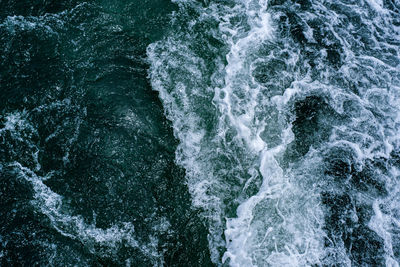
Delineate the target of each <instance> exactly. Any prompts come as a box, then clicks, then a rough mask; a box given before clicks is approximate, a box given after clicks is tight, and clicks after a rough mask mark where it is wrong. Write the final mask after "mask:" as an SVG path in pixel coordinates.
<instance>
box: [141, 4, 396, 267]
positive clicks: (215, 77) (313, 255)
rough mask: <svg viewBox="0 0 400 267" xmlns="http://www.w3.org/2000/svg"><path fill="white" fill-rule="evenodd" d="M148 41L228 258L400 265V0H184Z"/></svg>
mask: <svg viewBox="0 0 400 267" xmlns="http://www.w3.org/2000/svg"><path fill="white" fill-rule="evenodd" d="M176 3H177V4H178V6H179V9H178V10H177V11H176V12H174V13H173V14H172V15H171V22H170V26H169V31H168V32H167V35H166V37H165V38H163V39H162V40H161V41H158V42H155V43H153V44H151V45H150V46H149V47H148V48H147V55H148V58H149V61H150V71H149V77H150V80H151V84H152V87H153V89H154V90H156V91H158V92H159V97H160V99H161V101H162V103H163V106H164V109H165V114H166V116H167V118H168V119H169V120H170V121H171V122H172V125H173V129H174V135H175V137H176V138H177V139H178V140H179V145H178V147H177V150H176V162H177V163H178V164H179V165H181V166H182V167H183V168H184V169H185V171H186V183H187V185H188V188H189V192H190V194H191V197H192V205H193V206H194V207H195V208H199V209H200V210H201V216H202V217H204V218H206V221H207V226H208V231H209V234H208V244H209V245H208V246H209V249H210V252H211V258H212V261H213V263H214V264H216V265H218V266H222V265H223V264H227V265H229V266H333V265H335V266H353V265H354V266H366V265H368V266H383V265H386V266H399V260H400V209H399V207H400V177H399V174H400V169H399V167H400V165H399V152H400V150H399V149H400V147H399V145H400V143H399V141H400V135H399V130H400V128H399V127H400V124H399V122H400V121H399V119H400V116H399V115H400V112H399V111H400V98H399V93H400V90H399V89H400V86H399V85H400V65H399V63H400V54H399V52H400V46H399V45H400V13H399V12H400V2H398V1H375V0H368V1H363V0H361V1H350V0H340V1H307V0H304V1H280V0H269V1H267V0H264V1H263V0H249V1H246V0H242V1H204V2H199V1H176Z"/></svg>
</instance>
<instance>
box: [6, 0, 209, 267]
mask: <svg viewBox="0 0 400 267" xmlns="http://www.w3.org/2000/svg"><path fill="white" fill-rule="evenodd" d="M23 4H24V7H28V6H29V4H27V3H23ZM13 7H15V9H10V11H9V13H7V14H8V15H13V14H14V13H15V14H21V15H26V16H27V15H29V16H27V17H22V16H20V17H8V18H6V19H5V22H4V23H3V24H2V25H1V27H0V38H1V42H2V43H4V44H5V45H4V46H2V48H0V49H1V54H0V55H1V57H2V59H4V60H2V63H1V64H2V65H1V73H0V75H1V76H0V78H1V81H2V82H1V87H0V89H1V93H2V95H4V96H5V97H4V98H1V102H0V110H2V116H1V118H0V119H1V131H2V132H0V150H1V152H4V154H3V153H2V155H5V156H4V157H2V158H1V161H2V162H1V164H2V165H1V166H2V168H1V169H0V171H2V172H6V168H8V167H7V166H14V165H15V164H16V163H15V162H18V164H21V165H22V166H23V167H27V168H29V169H30V170H31V171H32V172H33V173H32V174H30V176H29V177H28V178H25V176H24V175H25V174H24V172H26V171H22V169H21V168H19V167H18V168H15V167H14V168H12V169H11V171H8V170H7V175H4V176H2V184H4V186H3V187H2V188H1V190H2V191H1V194H0V195H1V196H2V198H4V199H2V203H5V206H4V207H2V211H1V215H2V216H1V217H4V216H3V215H10V214H13V213H14V212H16V214H19V215H18V216H16V217H15V216H14V217H15V218H16V219H14V220H10V221H8V222H7V224H2V225H4V227H2V228H1V229H0V234H1V241H2V242H3V243H4V244H6V245H4V246H3V247H2V252H1V253H2V255H3V256H2V260H3V261H4V262H5V263H8V264H23V265H24V264H25V265H35V264H39V265H42V264H44V263H45V262H46V261H48V260H49V259H52V258H54V257H56V258H55V259H54V262H53V263H51V264H55V265H63V264H67V265H69V264H76V265H93V266H104V265H107V266H112V265H117V266H120V265H126V264H128V265H129V264H131V265H134V266H153V265H157V264H162V262H163V261H164V262H165V264H167V265H168V266H185V265H191V266H210V265H211V263H210V256H209V252H208V241H207V237H206V234H207V229H206V228H205V226H204V224H203V222H202V221H201V220H200V219H199V218H198V216H197V213H196V212H195V211H193V210H192V208H191V205H190V203H191V200H190V196H189V194H188V192H187V187H186V185H185V181H184V171H183V170H182V169H181V168H179V167H177V166H176V165H175V163H174V154H175V148H176V145H177V143H176V141H175V139H174V138H173V135H172V131H171V128H170V124H169V123H168V122H167V121H166V120H165V118H164V116H163V108H162V106H161V104H160V102H159V100H158V97H157V94H156V93H154V92H153V91H152V89H151V87H150V85H149V83H148V81H147V67H148V66H147V64H146V59H145V49H146V47H147V45H148V44H149V43H150V42H153V41H154V40H156V39H158V38H160V37H161V36H162V34H163V28H164V27H165V24H166V22H167V21H168V20H169V18H168V14H169V12H171V11H172V10H173V9H174V8H175V6H174V5H173V4H171V3H167V2H162V1H142V2H141V3H140V4H139V6H138V4H137V3H133V2H132V1H118V2H112V3H98V4H95V3H93V4H82V5H78V6H73V5H72V4H71V6H69V8H66V11H65V12H63V13H61V14H56V15H52V14H46V15H43V13H57V12H59V11H60V10H59V8H58V7H55V6H53V5H52V4H51V3H49V5H48V6H47V7H46V8H47V9H46V8H44V7H43V8H42V9H40V10H38V9H37V8H36V6H35V4H34V5H31V9H30V10H23V9H18V8H19V5H17V4H14V5H13ZM21 7H22V4H21ZM51 8H54V9H53V10H52V11H53V12H49V9H51ZM60 9H61V6H60ZM2 11H4V10H3V9H2ZM41 15H43V16H41ZM30 16H32V17H30ZM33 16H38V17H33ZM40 16H41V17H40ZM143 21H145V23H143ZM22 110H25V111H23V112H22ZM7 123H8V124H7ZM10 125H11V126H10ZM7 127H8V128H7ZM13 164H14V165H13ZM3 166H4V167H3ZM15 166H16V165H15ZM10 168H11V167H10ZM45 176H46V177H47V176H48V177H47V180H45V181H44V182H43V185H40V183H41V182H40V179H42V178H40V177H45ZM12 181H15V182H12ZM17 181H18V182H17ZM28 181H30V182H28ZM21 183H22V184H21ZM35 183H36V184H37V186H39V187H37V186H36V187H35V186H34V184H35ZM6 185H7V186H6ZM10 187H12V188H10ZM24 188H25V189H24ZM32 188H33V189H32ZM46 188H48V189H49V190H51V192H54V194H56V196H60V197H61V198H62V205H61V206H60V207H57V210H49V211H48V212H49V213H46V212H45V214H42V213H41V206H40V205H43V202H41V201H42V200H41V198H42V197H43V198H48V199H47V200H48V201H50V202H49V203H51V201H58V200H57V199H52V198H54V196H53V195H49V196H48V195H46V194H47V193H45V192H47V191H43V192H41V193H40V192H39V191H35V190H47V189H46ZM24 190H25V191H26V190H29V192H31V193H30V194H26V193H24V192H25V191H24ZM32 190H33V191H32ZM38 192H39V193H38ZM12 196H14V197H12ZM3 200H4V201H3ZM33 200H35V201H33ZM36 205H39V206H36ZM42 207H43V206H42ZM43 208H44V209H48V208H47V207H43ZM10 216H11V215H10ZM74 216H75V217H74ZM77 218H82V225H83V226H82V227H83V228H78V230H76V231H78V232H74V231H75V230H73V229H75V228H76V227H77V226H76V225H74V220H77ZM123 223H130V224H132V225H133V226H134V233H133V234H132V236H129V237H128V239H129V238H132V239H135V240H136V241H137V242H138V244H139V246H138V247H135V246H132V245H131V243H129V242H130V241H129V240H128V239H127V237H126V235H127V234H125V237H123V238H122V239H121V240H116V243H115V245H113V246H111V245H110V244H107V242H105V243H104V242H100V241H99V242H97V241H93V239H92V237H91V236H90V231H92V230H93V231H98V232H99V233H102V232H101V231H106V230H107V229H116V228H115V227H122V226H121V224H123ZM74 227H75V228H74ZM85 227H86V228H85ZM112 227H114V228H112ZM85 229H86V230H85ZM121 229H122V228H121ZM11 231H12V233H13V234H11ZM71 231H72V232H71ZM79 231H83V232H79ZM121 231H122V230H121ZM65 232H66V233H67V234H66V233H65ZM88 233H89V236H87V235H88ZM129 235H131V234H129ZM114 236H115V238H118V233H115V234H114ZM35 237H36V240H37V242H34V240H35ZM98 238H100V240H101V239H102V238H104V237H103V236H99V237H98ZM94 240H96V239H94ZM110 242H114V241H110ZM18 244H22V245H18ZM23 244H25V245H23ZM156 254H157V255H156ZM56 255H57V256H56ZM71 255H73V257H72V258H68V257H71ZM160 255H161V256H160Z"/></svg>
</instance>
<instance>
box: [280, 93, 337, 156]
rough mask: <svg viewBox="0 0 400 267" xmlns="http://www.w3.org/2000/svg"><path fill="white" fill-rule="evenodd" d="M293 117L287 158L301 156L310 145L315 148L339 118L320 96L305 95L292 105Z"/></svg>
mask: <svg viewBox="0 0 400 267" xmlns="http://www.w3.org/2000/svg"><path fill="white" fill-rule="evenodd" d="M293 110H294V115H295V119H294V121H293V129H292V131H293V133H294V135H295V139H294V141H293V142H292V143H291V144H290V147H289V148H288V150H287V151H286V154H287V158H288V159H290V160H295V159H296V158H301V157H303V156H304V155H305V154H307V152H308V151H309V149H310V147H311V146H312V147H313V148H315V149H317V148H318V147H320V146H321V144H324V142H326V141H327V140H328V138H329V136H330V133H331V130H332V127H333V124H334V123H335V121H337V120H339V119H340V116H339V114H337V113H336V112H335V111H334V110H333V109H332V108H331V107H330V106H329V105H328V104H327V102H326V100H325V99H324V97H322V96H317V95H313V96H307V97H305V98H304V99H299V100H297V101H296V102H295V103H294V106H293Z"/></svg>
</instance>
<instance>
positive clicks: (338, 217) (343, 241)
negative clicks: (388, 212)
mask: <svg viewBox="0 0 400 267" xmlns="http://www.w3.org/2000/svg"><path fill="white" fill-rule="evenodd" d="M321 198H322V204H323V205H325V206H326V207H327V208H328V209H327V211H328V212H327V215H326V218H325V221H326V226H325V227H326V232H327V234H328V238H327V239H326V246H327V248H329V247H330V246H335V247H340V246H341V245H343V246H344V248H345V249H346V254H347V255H349V258H350V260H351V262H352V264H355V265H356V266H365V265H385V257H384V254H385V253H384V242H383V239H382V238H381V237H379V236H378V235H377V234H376V233H375V232H374V231H373V230H371V229H370V228H369V227H368V225H367V224H368V222H369V221H370V219H371V216H372V215H373V211H372V209H371V207H368V206H364V205H362V204H361V205H360V204H357V203H356V201H355V200H354V199H353V198H352V197H351V196H350V195H349V194H346V193H345V194H341V193H332V192H324V193H322V195H321ZM329 256H330V257H331V258H333V259H335V258H336V257H340V256H334V255H329ZM337 260H341V259H338V258H337Z"/></svg>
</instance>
